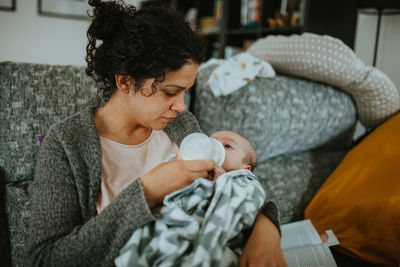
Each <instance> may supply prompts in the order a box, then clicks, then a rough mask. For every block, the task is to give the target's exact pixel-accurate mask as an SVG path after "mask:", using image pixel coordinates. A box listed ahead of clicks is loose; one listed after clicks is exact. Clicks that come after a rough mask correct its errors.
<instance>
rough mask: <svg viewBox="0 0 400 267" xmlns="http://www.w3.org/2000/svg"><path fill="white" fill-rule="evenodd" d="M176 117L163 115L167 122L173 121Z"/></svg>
mask: <svg viewBox="0 0 400 267" xmlns="http://www.w3.org/2000/svg"><path fill="white" fill-rule="evenodd" d="M175 118H176V117H163V119H164V120H166V121H167V122H171V121H173V120H174V119H175Z"/></svg>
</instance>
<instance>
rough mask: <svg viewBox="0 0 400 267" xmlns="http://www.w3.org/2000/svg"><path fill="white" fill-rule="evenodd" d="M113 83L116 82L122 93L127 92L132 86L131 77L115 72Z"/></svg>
mask: <svg viewBox="0 0 400 267" xmlns="http://www.w3.org/2000/svg"><path fill="white" fill-rule="evenodd" d="M115 83H116V84H117V89H118V90H119V91H120V92H121V93H123V94H128V93H129V92H130V91H131V90H132V89H133V86H134V85H133V79H132V77H131V76H129V75H119V74H115Z"/></svg>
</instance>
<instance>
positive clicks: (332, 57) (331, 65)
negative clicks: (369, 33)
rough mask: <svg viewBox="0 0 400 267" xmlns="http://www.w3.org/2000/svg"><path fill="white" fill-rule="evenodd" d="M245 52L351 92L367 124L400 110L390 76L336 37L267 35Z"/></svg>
mask: <svg viewBox="0 0 400 267" xmlns="http://www.w3.org/2000/svg"><path fill="white" fill-rule="evenodd" d="M248 52H249V53H250V54H252V55H253V56H255V57H258V58H260V59H263V60H266V61H268V62H269V63H271V65H272V66H273V67H274V69H275V70H276V71H278V72H282V73H286V74H290V75H296V76H300V77H305V78H308V79H312V80H314V81H321V82H326V83H328V84H331V85H333V86H336V87H339V88H341V89H342V90H344V91H346V92H348V93H350V94H351V95H352V96H353V97H354V99H355V102H356V104H357V109H358V114H359V119H360V122H361V123H362V124H364V125H365V126H367V127H375V126H377V125H379V124H380V123H382V122H384V121H385V120H386V119H388V118H389V117H390V116H391V115H393V114H394V113H396V112H397V111H398V110H399V109H400V96H399V91H398V90H397V88H396V86H395V85H394V83H393V82H392V81H391V80H390V78H389V77H388V76H387V75H386V74H384V73H383V72H381V71H380V70H378V69H377V68H374V67H371V66H366V65H365V64H364V62H362V61H361V60H360V59H359V58H358V57H357V56H356V55H355V54H354V52H353V51H352V50H351V49H350V48H349V47H347V46H346V45H345V44H344V43H343V42H342V41H340V40H339V39H336V38H333V37H330V36H320V35H316V34H310V33H304V34H302V35H291V36H289V37H286V36H267V37H265V38H262V39H259V40H257V42H255V43H254V44H252V45H251V47H249V49H248Z"/></svg>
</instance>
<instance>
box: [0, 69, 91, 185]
mask: <svg viewBox="0 0 400 267" xmlns="http://www.w3.org/2000/svg"><path fill="white" fill-rule="evenodd" d="M94 95H95V83H94V81H93V80H92V79H91V78H90V77H88V76H87V75H86V74H85V70H84V67H75V66H51V65H43V64H24V63H11V62H2V63H0V128H1V133H0V147H1V150H0V166H1V167H2V168H4V170H5V179H6V182H21V181H26V180H31V179H33V171H34V166H35V161H36V153H37V151H38V149H39V147H40V143H41V141H42V138H43V137H44V135H45V134H46V132H47V131H48V130H49V127H50V126H51V125H52V124H54V123H55V122H57V121H59V120H61V119H63V118H66V117H68V116H70V115H72V114H74V113H76V112H77V111H78V110H80V109H81V108H82V107H83V106H85V105H87V103H88V102H89V101H90V99H92V98H93V97H94Z"/></svg>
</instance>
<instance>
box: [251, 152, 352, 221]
mask: <svg viewBox="0 0 400 267" xmlns="http://www.w3.org/2000/svg"><path fill="white" fill-rule="evenodd" d="M346 151H347V149H338V150H323V149H317V150H311V151H306V152H298V153H293V154H290V155H284V156H279V157H275V158H272V159H269V160H267V161H265V162H261V163H259V164H258V165H257V167H256V169H255V171H254V173H255V174H256V176H257V177H258V178H259V179H260V181H261V184H262V185H263V187H264V189H265V191H266V194H267V196H268V197H269V198H271V199H272V200H273V201H275V203H276V204H277V205H278V207H279V212H280V220H281V223H288V222H292V221H297V220H302V219H303V218H304V209H305V208H306V206H307V205H308V203H309V202H310V201H311V199H312V197H313V196H314V195H315V193H316V192H317V190H318V188H319V187H320V186H321V185H322V184H323V182H324V181H325V180H326V179H327V178H328V176H329V175H330V174H331V173H332V171H333V170H334V169H335V168H336V166H338V165H339V163H340V161H341V159H342V158H343V157H344V155H345V154H346Z"/></svg>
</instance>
